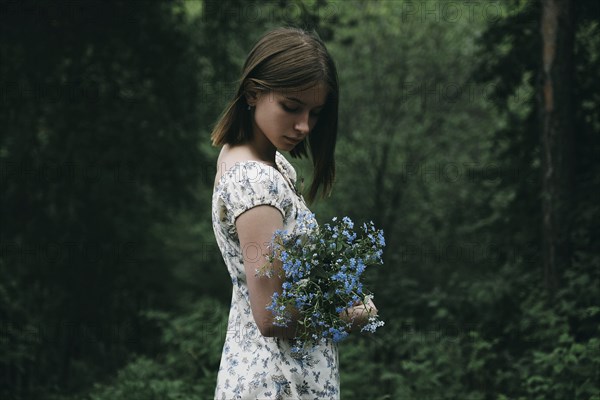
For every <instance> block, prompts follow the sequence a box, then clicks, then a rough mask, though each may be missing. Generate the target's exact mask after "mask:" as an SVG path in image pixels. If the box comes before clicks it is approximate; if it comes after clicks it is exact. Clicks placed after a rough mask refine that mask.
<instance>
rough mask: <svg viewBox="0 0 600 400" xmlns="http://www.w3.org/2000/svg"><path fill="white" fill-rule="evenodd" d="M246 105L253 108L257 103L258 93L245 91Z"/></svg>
mask: <svg viewBox="0 0 600 400" xmlns="http://www.w3.org/2000/svg"><path fill="white" fill-rule="evenodd" d="M245 96H246V103H248V105H249V106H253V107H254V106H255V105H256V102H257V101H258V92H256V91H253V90H247V91H246V94H245Z"/></svg>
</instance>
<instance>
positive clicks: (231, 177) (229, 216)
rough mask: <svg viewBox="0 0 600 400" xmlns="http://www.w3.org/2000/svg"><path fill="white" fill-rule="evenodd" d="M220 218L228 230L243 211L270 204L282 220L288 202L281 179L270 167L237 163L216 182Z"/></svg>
mask: <svg viewBox="0 0 600 400" xmlns="http://www.w3.org/2000/svg"><path fill="white" fill-rule="evenodd" d="M218 195H219V197H220V200H221V205H222V207H223V208H224V210H222V211H223V214H225V215H223V216H224V217H225V219H226V220H227V223H228V225H229V226H230V227H234V226H235V220H236V219H237V217H239V216H240V215H241V214H242V213H243V212H245V211H247V210H249V209H251V208H253V207H256V206H259V205H270V206H273V207H275V208H276V209H278V210H279V212H281V215H282V217H283V218H284V220H285V219H286V215H287V214H289V212H288V209H289V207H290V203H291V200H290V199H289V196H288V194H287V193H286V186H285V181H284V178H283V176H281V174H280V173H279V172H278V171H277V170H276V169H275V168H273V167H270V166H268V165H266V164H263V163H260V162H242V163H237V164H236V165H235V166H233V167H232V168H231V169H230V170H229V171H227V172H226V173H225V174H224V175H223V177H222V179H221V182H220V189H219V193H218Z"/></svg>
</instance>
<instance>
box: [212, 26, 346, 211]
mask: <svg viewBox="0 0 600 400" xmlns="http://www.w3.org/2000/svg"><path fill="white" fill-rule="evenodd" d="M318 82H323V83H324V84H325V85H326V87H327V89H328V94H327V99H326V102H325V106H324V108H323V110H322V111H321V112H320V113H319V119H318V120H317V123H316V125H315V127H314V128H313V130H312V131H311V132H310V134H309V136H308V138H307V139H306V140H304V141H302V142H301V143H299V144H298V145H297V146H296V147H294V149H292V150H291V151H290V154H291V156H292V157H294V158H302V157H304V156H307V143H308V150H309V151H310V155H311V158H312V163H313V168H314V171H313V181H312V184H311V187H310V191H309V194H308V200H309V202H312V201H313V200H314V199H315V197H316V195H317V192H318V190H319V188H320V187H321V186H322V197H325V196H326V195H329V194H330V192H331V187H332V185H333V181H334V179H335V160H334V152H335V144H336V137H337V125H338V98H339V87H338V77H337V70H336V67H335V64H334V62H333V59H332V58H331V56H330V55H329V52H328V51H327V48H326V47H325V44H324V43H323V41H321V39H320V38H319V36H318V35H317V33H316V32H314V31H312V32H308V31H305V30H302V29H299V28H293V27H286V28H277V29H275V30H272V31H270V32H267V33H266V34H265V35H264V36H262V37H261V38H260V39H259V40H258V42H257V43H256V44H255V45H254V47H253V48H252V50H251V51H250V54H248V58H247V59H246V62H245V63H244V67H243V72H242V76H241V78H240V80H239V84H238V88H237V91H236V94H235V98H234V99H233V100H231V102H230V103H229V104H228V106H227V107H226V108H225V111H224V112H223V114H222V115H221V117H220V118H219V120H218V122H217V124H216V125H215V127H214V129H213V131H212V133H211V140H212V144H213V146H220V145H224V144H229V145H235V144H240V143H244V142H246V141H247V140H249V139H251V138H252V116H251V113H250V112H249V111H248V110H247V106H248V104H247V102H246V96H245V95H246V94H247V93H248V92H254V91H270V90H279V91H281V90H285V91H287V90H304V89H308V88H310V87H312V86H313V85H315V84H316V83H318Z"/></svg>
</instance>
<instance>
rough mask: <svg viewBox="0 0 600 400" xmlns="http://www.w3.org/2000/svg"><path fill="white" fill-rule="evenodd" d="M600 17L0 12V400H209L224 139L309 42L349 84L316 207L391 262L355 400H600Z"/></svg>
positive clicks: (142, 5) (118, 5) (332, 7)
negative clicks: (250, 75)
mask: <svg viewBox="0 0 600 400" xmlns="http://www.w3.org/2000/svg"><path fill="white" fill-rule="evenodd" d="M599 4H600V3H598V2H596V1H568V0H544V1H534V0H531V1H514V0H513V1H484V0H470V1H466V0H465V1H404V0H395V1H391V0H390V1H383V0H372V1H365V0H360V1H359V0H351V1H330V0H328V1H326V0H306V1H292V0H280V1H269V2H259V1H242V0H223V1H209V0H205V1H199V0H197V1H192V0H188V1H183V0H174V1H150V0H135V1H132V0H103V1H96V0H93V1H82V2H79V1H55V2H49V1H48V2H47V1H39V0H37V1H35V0H23V1H12V0H2V1H0V59H1V60H2V61H0V88H1V93H0V94H1V98H0V101H1V102H2V107H1V108H0V126H1V127H2V128H1V132H0V196H1V197H0V203H1V208H0V213H1V215H0V216H1V220H0V224H1V225H0V398H2V399H7V400H9V399H52V400H83V399H93V400H136V399H140V400H146V399H173V400H174V399H210V398H212V395H213V393H214V386H215V379H216V374H217V370H218V366H219V360H220V354H221V349H222V345H223V341H224V338H225V334H226V331H227V327H226V321H227V312H228V310H229V302H230V296H231V282H230V280H229V276H228V275H227V272H226V269H225V266H224V263H223V261H222V258H221V255H220V253H219V251H218V248H217V247H216V242H215V239H214V235H213V231H212V226H211V217H210V215H211V214H210V204H211V194H212V184H213V180H214V175H215V172H216V157H217V154H218V149H217V148H214V147H211V145H210V140H209V135H210V131H211V128H212V126H213V125H214V123H215V121H216V119H217V118H218V116H219V114H220V112H221V111H222V109H223V107H224V105H225V104H226V103H227V101H228V100H230V98H231V96H232V95H233V91H234V88H235V82H236V79H237V78H238V75H239V73H240V70H241V66H242V63H243V61H244V59H245V56H246V54H247V53H248V51H249V50H250V48H251V47H252V45H253V43H254V42H255V41H256V40H257V39H258V37H260V36H261V35H262V34H263V33H264V32H265V31H267V30H269V29H271V28H274V27H277V26H286V25H293V26H299V27H303V28H306V29H314V30H315V31H316V32H318V33H319V35H320V36H321V37H322V39H323V40H324V41H325V42H326V44H327V46H328V48H329V50H330V52H331V54H332V55H333V57H334V59H335V61H336V64H337V68H338V73H339V79H340V87H341V96H340V125H339V133H338V147H337V150H336V161H337V180H336V183H335V186H334V192H333V195H332V196H331V197H330V198H328V199H324V200H321V201H318V202H316V203H315V204H313V206H312V209H313V211H314V212H315V213H316V215H317V219H318V220H319V222H320V223H323V222H327V221H328V220H329V219H331V218H332V217H334V216H339V217H341V216H344V215H347V216H349V217H350V218H352V219H353V220H354V221H355V222H359V223H360V222H363V221H369V220H373V221H374V223H375V225H376V226H377V227H380V228H383V229H384V231H385V236H386V241H387V247H386V250H385V253H384V260H385V265H384V266H383V267H381V268H377V269H373V270H372V271H367V275H368V284H369V287H370V288H371V289H372V290H373V291H374V292H375V294H376V299H375V302H376V304H377V306H378V308H379V310H380V315H381V317H382V319H383V320H385V321H386V325H385V326H384V327H383V328H381V329H380V330H379V331H378V332H377V333H376V334H375V335H373V336H366V335H354V336H353V337H351V338H349V339H348V340H347V341H345V342H343V343H341V344H340V357H341V361H340V362H341V371H342V373H341V381H342V382H341V385H342V398H343V399H361V400H362V399H381V400H383V399H423V400H425V399H428V400H430V399H436V400H437V399H465V400H466V399H468V400H484V399H486V400H487V399H490V400H492V399H493V400H506V399H540V400H541V399H544V400H550V399H557V400H565V399H588V400H592V399H595V400H599V399H600V383H599V382H600V340H599V338H600V322H599V321H600V304H599V301H598V299H600V254H599V251H598V250H599V249H600V236H599V234H598V233H599V232H600V230H599V229H598V221H599V220H600V202H599V201H598V200H599V199H600V196H599V194H600V190H599V189H600V163H599V162H598V154H600V151H599V150H600V116H599V114H600V84H599V80H598V71H599V70H600V27H599V21H600V5H599ZM288 159H289V160H290V161H291V162H292V164H293V165H294V166H295V167H296V169H297V170H298V174H299V176H302V177H306V178H307V181H310V169H309V168H308V165H309V164H307V163H306V161H305V160H304V161H303V160H297V159H291V158H289V157H288Z"/></svg>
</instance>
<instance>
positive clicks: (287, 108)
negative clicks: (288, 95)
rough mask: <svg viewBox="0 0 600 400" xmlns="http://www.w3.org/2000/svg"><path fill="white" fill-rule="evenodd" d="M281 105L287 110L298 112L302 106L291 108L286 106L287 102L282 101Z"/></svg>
mask: <svg viewBox="0 0 600 400" xmlns="http://www.w3.org/2000/svg"><path fill="white" fill-rule="evenodd" d="M281 107H283V109H284V110H285V111H287V112H291V113H295V112H297V111H298V110H299V109H300V108H290V107H288V106H286V105H285V104H283V103H281Z"/></svg>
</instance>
